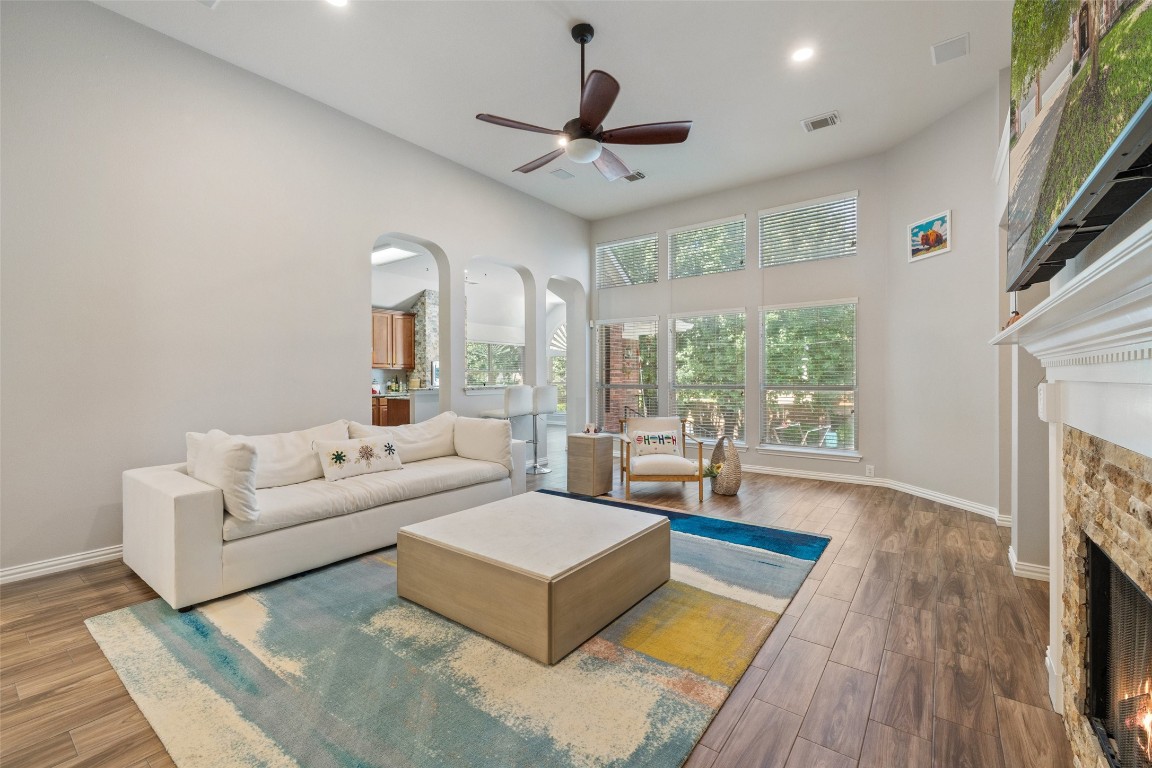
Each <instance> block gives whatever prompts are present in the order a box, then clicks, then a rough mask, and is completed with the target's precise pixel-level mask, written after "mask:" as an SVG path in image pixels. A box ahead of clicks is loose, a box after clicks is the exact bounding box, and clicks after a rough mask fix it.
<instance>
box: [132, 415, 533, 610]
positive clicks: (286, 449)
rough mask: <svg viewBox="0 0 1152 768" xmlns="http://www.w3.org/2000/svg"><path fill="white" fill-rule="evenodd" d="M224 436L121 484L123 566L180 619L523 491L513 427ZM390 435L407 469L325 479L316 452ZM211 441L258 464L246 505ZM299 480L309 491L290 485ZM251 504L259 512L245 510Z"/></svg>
mask: <svg viewBox="0 0 1152 768" xmlns="http://www.w3.org/2000/svg"><path fill="white" fill-rule="evenodd" d="M221 435H223V433H217V432H213V433H209V435H208V436H205V435H199V434H197V433H189V435H188V445H189V462H188V463H183V464H170V465H166V466H157V467H144V468H141V469H131V470H128V471H126V472H124V562H125V563H126V564H127V565H128V567H130V568H131V569H132V570H133V571H135V572H136V573H137V574H138V575H139V576H140V578H142V579H143V580H144V581H145V582H147V583H148V585H149V586H150V587H152V589H154V590H156V592H157V593H158V594H159V595H160V596H161V597H162V598H164V600H166V601H167V602H168V603H169V604H170V605H171V606H172V607H173V608H186V607H188V606H192V605H195V604H197V603H201V602H204V601H206V600H211V599H213V598H216V597H221V596H223V595H228V594H231V593H233V592H238V591H240V590H244V589H248V588H249V587H254V586H257V585H259V584H264V583H266V582H269V581H274V580H276V579H280V578H284V577H285V576H291V575H293V574H297V573H300V572H302V571H306V570H309V569H312V568H317V567H319V566H323V565H327V564H329V563H333V562H336V561H338V560H341V559H344V558H348V557H352V556H354V555H359V554H362V553H364V552H370V551H372V550H375V549H379V548H381V547H386V546H390V545H392V544H395V543H396V532H397V531H398V530H399V529H400V528H401V527H402V526H405V525H408V524H411V523H416V522H420V521H422V520H427V519H430V518H433V517H438V516H440V515H446V514H448V513H451V512H458V511H460V510H462V509H467V508H469V507H474V506H477V505H479V504H486V503H488V502H491V501H496V500H498V499H502V498H507V497H509V496H512V495H514V494H518V493H523V492H524V491H525V445H524V442H523V441H520V440H513V439H512V436H511V431H510V428H509V426H508V422H506V421H498V420H491V419H470V418H466V417H458V416H457V415H456V414H455V413H452V412H448V413H442V414H440V415H439V416H436V417H435V418H433V419H429V420H428V421H425V422H422V423H420V424H411V425H405V426H401V427H387V428H384V427H371V426H366V425H361V424H356V423H355V422H335V423H334V424H329V425H325V426H324V427H316V428H314V429H313V430H305V431H302V432H294V433H283V434H279V435H261V436H256V437H244V436H240V435H234V436H228V435H223V437H222V438H220V436H221ZM384 435H386V436H388V438H389V440H390V441H391V443H394V444H395V446H396V448H398V456H399V459H400V461H401V462H402V464H403V467H402V469H399V470H397V471H376V472H372V473H370V474H360V475H357V476H355V477H348V478H346V479H340V480H336V481H330V480H326V479H324V477H323V474H322V473H323V467H322V465H321V462H320V458H319V457H318V456H317V454H316V453H315V452H314V451H313V447H314V445H315V441H317V440H321V439H331V438H332V437H340V436H343V437H346V438H350V439H355V438H376V437H381V436H384ZM214 436H215V438H218V440H217V442H216V443H213V445H224V446H231V447H232V448H235V449H236V451H234V452H233V453H232V454H231V455H233V456H237V455H241V454H244V452H245V451H247V452H248V454H247V455H248V456H249V457H250V458H251V461H250V466H248V467H246V468H247V469H249V470H251V471H250V472H249V474H248V475H247V476H246V480H245V478H243V477H242V478H241V480H240V481H238V482H239V483H240V484H241V485H243V483H244V482H245V481H246V482H247V485H248V487H247V488H240V489H239V491H240V495H239V496H238V492H237V488H235V487H232V485H233V484H234V480H235V477H234V474H235V473H233V475H229V476H228V478H227V479H226V480H224V481H222V480H219V479H217V478H216V477H215V476H212V475H211V474H210V473H209V471H208V470H209V467H207V466H205V464H206V463H207V460H206V458H205V456H203V455H200V454H201V453H202V447H203V446H204V445H206V443H205V440H206V439H207V440H211V439H213V437H214ZM215 456H216V454H213V457H215ZM213 460H215V458H213ZM190 464H191V465H192V471H191V472H189V465H190ZM257 467H260V468H262V469H263V472H262V471H261V470H260V469H257ZM227 469H228V470H229V471H230V470H231V469H234V468H233V467H230V468H227ZM197 476H199V477H210V478H211V479H212V480H213V482H215V483H217V484H216V485H213V484H210V483H208V482H205V481H204V480H203V479H197ZM294 477H295V478H305V477H307V478H309V479H303V481H302V482H290V483H288V484H282V483H285V482H286V481H289V480H292V479H293V478H294ZM253 485H254V487H253ZM244 493H248V494H249V495H248V497H247V498H248V500H249V501H250V502H251V507H252V508H251V509H244V508H243V506H244V505H243V504H238V502H237V499H238V498H240V497H241V496H243V494H244ZM230 507H231V508H230ZM234 512H235V513H236V514H234ZM241 513H243V514H241ZM242 518H248V519H242Z"/></svg>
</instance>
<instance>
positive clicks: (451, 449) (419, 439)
mask: <svg viewBox="0 0 1152 768" xmlns="http://www.w3.org/2000/svg"><path fill="white" fill-rule="evenodd" d="M457 418H458V417H457V416H456V413H455V412H454V411H445V412H444V413H441V414H440V415H439V416H433V417H432V418H430V419H428V420H427V421H421V422H419V423H418V424H402V425H400V426H398V427H372V426H369V425H367V424H357V423H356V422H354V421H353V422H352V423H350V424H349V425H348V437H353V438H355V437H376V436H379V435H390V436H391V437H392V439H393V440H394V441H395V442H396V448H397V449H399V451H400V460H401V461H402V462H404V463H405V464H408V463H410V462H413V461H423V460H424V459H434V458H436V457H438V456H452V455H453V454H454V453H455V452H456V444H455V440H454V433H455V429H454V427H455V424H456V419H457Z"/></svg>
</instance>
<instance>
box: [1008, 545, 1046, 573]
mask: <svg viewBox="0 0 1152 768" xmlns="http://www.w3.org/2000/svg"><path fill="white" fill-rule="evenodd" d="M1008 562H1009V564H1011V566H1012V573H1014V574H1016V575H1017V576H1019V577H1020V578H1022V579H1035V580H1036V581H1050V580H1051V576H1050V575H1049V572H1048V566H1046V565H1036V564H1035V563H1022V562H1020V561H1019V560H1017V559H1016V548H1015V547H1012V546H1009V547H1008Z"/></svg>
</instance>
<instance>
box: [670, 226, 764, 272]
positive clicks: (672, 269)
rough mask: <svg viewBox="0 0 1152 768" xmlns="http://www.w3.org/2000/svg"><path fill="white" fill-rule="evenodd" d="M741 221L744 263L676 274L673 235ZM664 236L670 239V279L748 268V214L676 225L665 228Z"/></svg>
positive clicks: (742, 257) (740, 270)
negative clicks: (729, 267) (730, 266)
mask: <svg viewBox="0 0 1152 768" xmlns="http://www.w3.org/2000/svg"><path fill="white" fill-rule="evenodd" d="M737 221H738V222H740V223H741V224H742V225H743V227H742V229H741V231H742V233H743V242H742V243H741V251H742V253H741V260H742V262H743V263H742V264H741V265H740V266H739V267H736V268H733V269H722V270H717V271H715V272H701V273H699V274H693V275H677V274H676V253H675V251H674V249H673V237H674V236H675V235H678V234H681V233H683V232H695V231H698V230H704V229H712V228H713V227H719V226H723V225H725V224H732V223H733V222H737ZM664 237H665V238H666V240H667V241H668V279H669V280H685V279H688V278H692V277H706V276H708V275H724V274H728V273H729V272H743V271H744V270H745V269H747V268H748V215H747V214H745V213H739V214H736V215H735V216H727V217H725V218H722V219H715V220H713V221H705V222H703V223H700V224H690V225H688V226H686V227H675V228H673V229H668V230H665V232H664Z"/></svg>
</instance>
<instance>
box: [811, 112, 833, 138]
mask: <svg viewBox="0 0 1152 768" xmlns="http://www.w3.org/2000/svg"><path fill="white" fill-rule="evenodd" d="M839 122H840V113H839V112H829V113H828V114H826V115H816V117H810V118H808V119H807V120H804V121H803V123H804V130H806V131H808V133H812V131H818V130H820V129H821V128H831V127H832V126H834V125H837V124H839Z"/></svg>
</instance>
